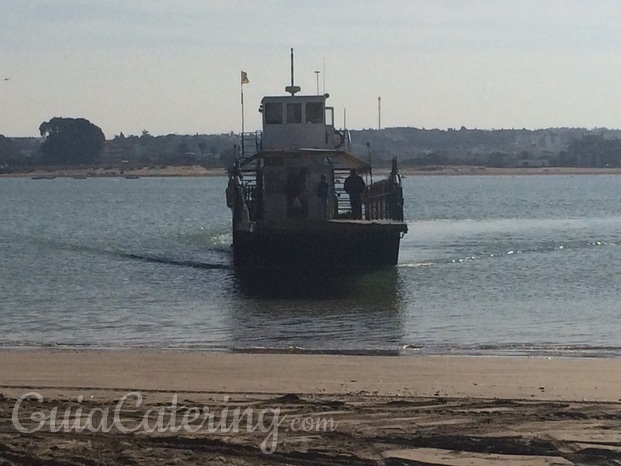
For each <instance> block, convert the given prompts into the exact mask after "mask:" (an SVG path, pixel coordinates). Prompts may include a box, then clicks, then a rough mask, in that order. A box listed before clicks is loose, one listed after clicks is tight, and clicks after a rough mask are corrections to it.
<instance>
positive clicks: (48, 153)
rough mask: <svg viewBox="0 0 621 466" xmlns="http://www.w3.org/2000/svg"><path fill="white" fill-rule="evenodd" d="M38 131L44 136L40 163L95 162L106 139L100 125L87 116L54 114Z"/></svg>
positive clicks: (69, 163)
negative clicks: (86, 117) (66, 116)
mask: <svg viewBox="0 0 621 466" xmlns="http://www.w3.org/2000/svg"><path fill="white" fill-rule="evenodd" d="M39 132H40V133H41V136H43V137H44V138H45V141H43V143H42V144H41V154H42V160H41V162H42V163H44V164H48V165H71V164H89V163H93V162H95V161H96V160H97V159H98V158H99V155H100V154H101V151H102V150H103V148H104V145H105V142H106V137H105V136H104V133H103V131H102V130H101V128H99V127H98V126H96V125H94V124H92V123H91V122H90V121H88V120H86V119H84V118H63V117H54V118H52V119H51V120H50V121H47V122H44V123H41V126H39Z"/></svg>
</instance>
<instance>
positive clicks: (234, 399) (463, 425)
mask: <svg viewBox="0 0 621 466" xmlns="http://www.w3.org/2000/svg"><path fill="white" fill-rule="evenodd" d="M620 387H621V360H611V359H548V358H493V357H450V356H412V357H390V356H385V357H382V356H336V355H307V354H305V355H302V354H242V353H204V352H156V351H70V350H66V351H52V350H49V351H43V350H32V351H3V352H0V392H1V393H2V394H1V395H0V464H2V465H31V464H40V465H49V464H51V465H96V464H105V465H108V464H110V465H112V464H133V465H159V464H161V465H164V464H166V465H172V464H175V465H185V464H196V465H221V464H228V465H276V464H295V465H346V464H351V465H388V466H397V465H450V466H453V465H454V466H457V465H570V464H576V465H577V464H581V465H612V464H620V462H621V437H620V435H619V429H620V428H621V400H620V398H621V393H620V389H619V388H620ZM29 392H37V393H39V394H40V395H41V397H42V400H41V401H40V400H38V399H35V398H34V393H31V395H30V396H28V397H26V398H24V396H25V395H26V394H27V393H29ZM131 392H136V393H133V394H131V395H128V394H129V393H131ZM137 393H139V394H140V396H141V397H142V400H141V403H138V398H137V396H138V395H137ZM20 397H21V401H19V402H18V400H20ZM119 400H120V401H121V402H122V403H120V401H119ZM54 408H56V409H57V413H56V421H57V422H58V423H60V422H61V421H62V419H63V416H64V415H65V414H64V413H66V412H67V413H68V414H67V426H74V427H75V426H76V425H77V426H80V425H83V426H88V425H89V424H87V423H86V420H88V419H89V416H90V422H91V424H90V425H92V426H93V427H94V428H93V429H86V430H85V431H84V432H76V429H69V428H68V429H60V427H62V424H58V425H57V427H58V429H56V430H59V429H60V432H51V430H53V429H51V428H50V423H49V418H50V417H54V416H52V414H53V412H54V411H53V410H54ZM95 408H97V409H98V410H96V411H93V410H94V409H95ZM173 408H176V410H175V411H173ZM204 408H208V409H209V411H208V413H210V414H211V415H212V416H213V418H212V419H211V421H212V422H211V424H209V422H206V419H207V417H205V416H206V415H205V416H203V415H204V414H205V411H204ZM235 408H239V410H242V411H246V414H247V415H246V417H245V418H242V419H241V421H242V422H241V423H239V426H238V427H239V428H238V429H237V431H236V430H235V429H232V430H230V431H228V432H223V431H222V429H219V428H217V427H218V426H219V425H220V424H219V423H220V422H221V421H225V424H226V425H229V426H231V425H232V424H231V422H232V420H233V419H234V412H235ZM78 409H81V414H82V416H81V417H80V422H81V424H80V423H78V424H75V417H76V414H77V413H78V412H79V411H78ZM106 409H107V410H108V413H110V416H109V417H107V418H106V419H110V420H112V418H113V416H112V414H111V413H113V412H114V410H115V409H117V411H118V419H120V423H119V424H115V423H114V422H112V421H110V423H109V424H110V426H111V429H109V432H103V431H102V429H97V427H101V425H102V424H101V420H102V419H101V418H102V412H104V411H105V410H106ZM148 410H150V411H148ZM199 410H203V411H199ZM239 410H238V414H239ZM173 412H174V422H172V421H171V419H172V418H171V415H172V413H173ZM193 413H194V414H196V415H197V416H198V414H201V416H203V417H198V418H197V420H195V422H193V423H192V422H190V421H191V418H192V414H193ZM42 415H45V417H46V418H47V421H46V422H45V423H40V422H39V421H40V418H39V417H37V416H42ZM147 415H148V419H147V421H145V416H147ZM248 415H250V418H251V419H250V420H251V421H252V422H248V420H249V416H248ZM184 416H185V418H184ZM158 417H159V418H160V422H159V424H158ZM15 420H17V423H16V421H15ZM259 420H260V421H261V422H259ZM274 421H277V422H274ZM145 422H146V423H145ZM227 423H228V424H227ZM119 426H120V428H119ZM157 426H160V427H162V429H161V430H162V431H161V432H158V431H155V432H154V430H156V427H157ZM17 427H19V428H20V429H22V430H23V431H24V432H20V431H19V430H18V428H17ZM145 427H146V428H145ZM164 427H168V430H166V429H165V428H164ZM171 427H177V431H176V432H175V431H171V429H170V428H171ZM182 427H183V428H182ZM90 430H92V431H90ZM123 430H132V432H131V433H126V432H124V431H123ZM173 430H174V429H173ZM26 431H27V432H26ZM33 431H34V432H33ZM262 448H263V449H262ZM271 450H274V451H272V452H271V453H269V454H268V453H265V452H264V451H271Z"/></svg>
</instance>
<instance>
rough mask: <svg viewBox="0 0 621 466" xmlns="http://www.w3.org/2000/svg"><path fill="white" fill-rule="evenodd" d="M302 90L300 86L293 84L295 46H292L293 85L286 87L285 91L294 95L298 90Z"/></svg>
mask: <svg viewBox="0 0 621 466" xmlns="http://www.w3.org/2000/svg"><path fill="white" fill-rule="evenodd" d="M301 90H302V89H301V88H300V86H295V85H294V84H293V47H291V86H287V87H285V92H288V93H289V94H291V95H292V96H294V95H295V93H296V92H300V91H301Z"/></svg>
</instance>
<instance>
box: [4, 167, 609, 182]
mask: <svg viewBox="0 0 621 466" xmlns="http://www.w3.org/2000/svg"><path fill="white" fill-rule="evenodd" d="M389 172H390V170H389V169H388V168H378V169H375V170H374V173H375V174H377V175H380V176H384V175H386V174H388V173H389ZM400 173H401V175H402V176H406V177H407V176H480V175H504V176H522V175H620V174H621V168H619V167H615V168H578V167H514V168H493V167H479V166H470V165H466V166H455V165H451V166H430V167H420V168H412V167H402V168H401V169H400ZM211 176H226V169H224V168H205V167H201V166H199V165H192V166H168V167H156V168H153V167H150V168H149V167H144V168H139V169H131V168H128V169H123V170H121V169H118V168H110V169H105V168H66V169H62V168H54V169H44V168H37V169H34V170H33V171H31V172H28V173H26V172H22V173H8V174H0V178H36V179H50V178H76V179H83V178H112V177H114V178H124V177H129V178H135V177H138V178H154V177H211Z"/></svg>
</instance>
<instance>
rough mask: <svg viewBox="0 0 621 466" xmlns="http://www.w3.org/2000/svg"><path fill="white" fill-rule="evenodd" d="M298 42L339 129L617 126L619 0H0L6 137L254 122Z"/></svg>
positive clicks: (0, 102) (187, 130) (1, 126)
mask: <svg viewBox="0 0 621 466" xmlns="http://www.w3.org/2000/svg"><path fill="white" fill-rule="evenodd" d="M291 47H293V48H294V49H295V63H296V84H299V85H301V86H302V91H303V93H309V94H314V93H315V92H316V87H317V86H316V77H317V75H316V74H315V71H316V70H318V71H321V74H320V87H321V90H323V81H324V78H325V90H326V92H329V93H330V94H331V97H330V99H329V103H330V105H332V106H334V107H335V108H336V115H337V125H338V126H342V125H343V109H344V108H346V110H347V126H348V127H349V128H352V129H361V128H371V127H377V124H378V108H377V103H378V102H377V98H378V96H381V98H382V126H383V127H390V126H415V127H424V128H450V127H461V126H462V125H464V126H466V127H468V128H475V127H477V128H486V129H491V128H523V127H525V128H530V129H535V128H543V127H555V126H580V127H587V128H593V127H610V128H620V127H621V79H620V77H621V2H619V0H513V1H510V0H384V1H378V0H373V1H371V0H368V1H367V0H312V1H302V0H286V1H285V0H282V1H281V0H247V1H243V0H221V1H220V0H218V1H216V0H0V134H4V135H6V136H33V135H37V134H38V127H39V125H40V124H41V123H42V122H43V121H47V120H49V119H50V118H52V117H54V116H66V117H69V116H70V117H84V118H88V119H89V120H90V121H91V122H93V123H95V124H96V125H98V126H100V127H101V128H102V129H103V131H104V133H105V134H106V137H107V138H112V137H113V136H114V135H116V134H119V133H120V132H121V131H122V132H123V133H125V134H126V135H129V134H140V132H141V131H142V130H144V129H146V130H148V131H149V132H150V133H151V134H154V135H159V134H168V133H178V134H194V133H210V134H211V133H221V132H229V131H235V132H239V131H240V127H241V123H240V121H241V116H240V115H241V107H240V71H241V70H244V71H246V72H247V73H248V77H249V79H250V84H248V85H246V86H244V101H245V104H246V105H245V107H246V109H245V114H246V129H247V130H254V129H259V126H260V118H259V113H258V112H257V108H258V105H259V102H260V100H261V98H262V96H264V95H274V94H276V95H278V94H281V93H282V92H283V90H284V86H285V85H287V84H288V83H289V81H290V73H289V49H290V48H291ZM324 63H325V73H324ZM6 78H8V80H6Z"/></svg>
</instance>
